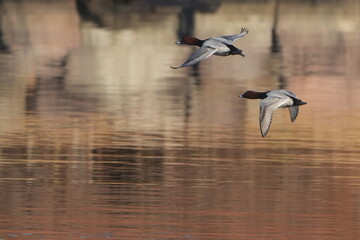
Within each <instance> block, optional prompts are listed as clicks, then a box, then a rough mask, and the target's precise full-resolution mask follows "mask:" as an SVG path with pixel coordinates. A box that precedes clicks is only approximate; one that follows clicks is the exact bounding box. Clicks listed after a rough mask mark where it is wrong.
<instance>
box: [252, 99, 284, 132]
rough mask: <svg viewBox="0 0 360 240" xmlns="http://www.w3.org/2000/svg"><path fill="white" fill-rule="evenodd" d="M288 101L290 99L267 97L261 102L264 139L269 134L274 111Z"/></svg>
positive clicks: (260, 116)
mask: <svg viewBox="0 0 360 240" xmlns="http://www.w3.org/2000/svg"><path fill="white" fill-rule="evenodd" d="M286 101H288V99H281V98H277V97H267V98H265V99H263V100H261V101H260V114H259V122H260V131H261V135H262V137H265V136H266V134H267V133H268V132H269V129H270V125H271V120H272V116H273V113H274V111H275V110H276V109H277V108H278V107H279V106H281V105H282V104H284V103H285V102H286Z"/></svg>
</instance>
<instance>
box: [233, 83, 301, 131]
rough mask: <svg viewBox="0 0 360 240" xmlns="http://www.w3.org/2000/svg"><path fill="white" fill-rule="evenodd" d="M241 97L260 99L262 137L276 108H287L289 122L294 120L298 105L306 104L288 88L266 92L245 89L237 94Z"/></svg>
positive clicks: (268, 127)
mask: <svg viewBox="0 0 360 240" xmlns="http://www.w3.org/2000/svg"><path fill="white" fill-rule="evenodd" d="M239 97H242V98H248V99H262V100H261V101H260V116H259V121H260V131H261V135H262V137H265V136H266V134H267V133H268V132H269V129H270V124H271V120H272V116H273V113H274V111H275V110H276V109H278V108H288V109H289V113H290V118H291V122H294V121H295V119H296V117H297V115H298V112H299V106H301V105H304V104H306V102H303V101H301V100H300V99H299V98H298V97H297V96H296V95H295V94H294V93H292V92H290V91H288V90H284V89H281V90H272V91H267V92H255V91H246V92H245V93H244V94H242V95H239Z"/></svg>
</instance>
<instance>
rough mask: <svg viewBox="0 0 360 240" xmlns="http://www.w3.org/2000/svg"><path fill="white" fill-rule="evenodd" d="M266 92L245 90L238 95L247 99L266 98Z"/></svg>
mask: <svg viewBox="0 0 360 240" xmlns="http://www.w3.org/2000/svg"><path fill="white" fill-rule="evenodd" d="M266 93H267V92H255V91H251V90H249V91H246V92H245V93H244V94H242V95H239V97H242V98H248V99H264V98H266V97H267V96H266Z"/></svg>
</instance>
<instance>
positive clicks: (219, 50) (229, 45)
mask: <svg viewBox="0 0 360 240" xmlns="http://www.w3.org/2000/svg"><path fill="white" fill-rule="evenodd" d="M248 32H249V31H248V30H247V29H246V28H242V29H241V32H240V33H239V34H237V35H229V36H220V37H214V38H207V39H205V40H200V39H198V38H195V37H190V36H186V37H184V38H183V39H181V40H180V41H178V42H176V43H177V44H187V45H194V46H198V47H200V48H199V49H197V50H196V51H195V52H194V53H193V54H192V55H191V56H190V57H189V59H188V60H186V61H185V62H184V63H183V64H182V65H180V66H178V67H171V66H170V67H171V68H173V69H178V68H182V67H188V66H192V65H195V64H197V63H199V62H200V61H203V60H205V59H206V58H208V57H210V56H211V55H217V56H229V55H241V56H243V57H245V55H244V54H243V53H242V50H241V49H238V48H237V47H235V46H234V45H233V41H235V40H236V39H238V38H242V37H244V36H245V35H246V34H247V33H248Z"/></svg>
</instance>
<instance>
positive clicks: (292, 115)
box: [289, 106, 299, 122]
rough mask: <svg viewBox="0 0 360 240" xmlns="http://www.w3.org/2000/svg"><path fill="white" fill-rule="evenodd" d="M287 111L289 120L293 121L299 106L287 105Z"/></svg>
mask: <svg viewBox="0 0 360 240" xmlns="http://www.w3.org/2000/svg"><path fill="white" fill-rule="evenodd" d="M289 113H290V118H291V122H294V121H295V119H296V117H297V115H298V113H299V107H298V106H292V107H289Z"/></svg>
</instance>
